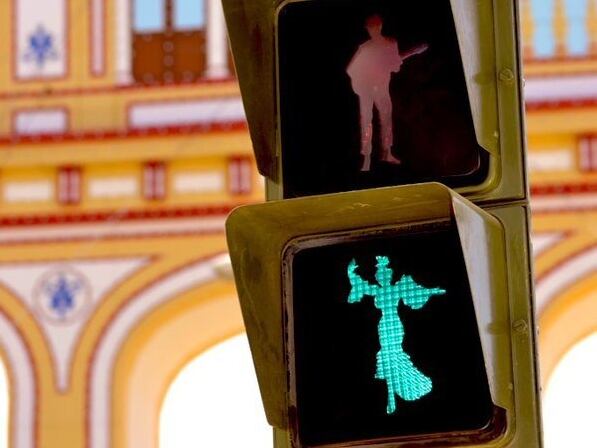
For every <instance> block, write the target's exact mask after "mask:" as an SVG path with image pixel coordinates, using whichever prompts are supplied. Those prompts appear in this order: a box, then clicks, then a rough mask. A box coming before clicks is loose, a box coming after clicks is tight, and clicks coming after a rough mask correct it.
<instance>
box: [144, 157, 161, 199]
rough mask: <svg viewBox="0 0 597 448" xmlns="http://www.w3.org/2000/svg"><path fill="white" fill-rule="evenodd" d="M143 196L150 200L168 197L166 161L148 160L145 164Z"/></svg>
mask: <svg viewBox="0 0 597 448" xmlns="http://www.w3.org/2000/svg"><path fill="white" fill-rule="evenodd" d="M143 196H144V197H145V199H148V200H159V199H164V198H165V197H166V165H165V163H164V162H147V163H146V164H145V165H144V166H143Z"/></svg>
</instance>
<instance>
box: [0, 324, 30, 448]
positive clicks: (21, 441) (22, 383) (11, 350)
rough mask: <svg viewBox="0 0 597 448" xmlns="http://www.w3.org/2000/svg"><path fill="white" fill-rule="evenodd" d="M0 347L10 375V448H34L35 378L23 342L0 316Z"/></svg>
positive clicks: (12, 325)
mask: <svg viewBox="0 0 597 448" xmlns="http://www.w3.org/2000/svg"><path fill="white" fill-rule="evenodd" d="M0 344H2V348H3V349H4V353H6V357H7V360H6V361H7V363H8V365H7V366H6V368H7V371H8V372H10V382H9V387H10V392H9V397H10V402H11V404H10V410H11V412H10V417H9V423H10V428H11V440H10V446H11V447H15V448H33V447H34V446H35V434H36V422H35V407H36V396H35V394H36V390H37V388H36V385H35V374H34V371H33V367H32V365H31V359H30V357H29V352H28V350H27V346H26V345H25V342H24V341H23V339H22V338H21V335H20V334H19V332H18V331H17V329H16V328H15V326H14V324H13V323H12V322H11V321H10V320H9V319H8V318H7V317H6V316H5V315H4V314H2V313H0Z"/></svg>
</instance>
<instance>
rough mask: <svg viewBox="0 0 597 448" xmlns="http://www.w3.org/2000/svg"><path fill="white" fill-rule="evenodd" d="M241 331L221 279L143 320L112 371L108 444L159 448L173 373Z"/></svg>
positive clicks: (232, 298) (228, 286)
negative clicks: (110, 438)
mask: <svg viewBox="0 0 597 448" xmlns="http://www.w3.org/2000/svg"><path fill="white" fill-rule="evenodd" d="M242 330H243V324H242V318H241V315H240V308H239V305H238V303H237V300H236V293H235V290H234V287H233V285H232V283H228V282H219V281H216V282H213V283H211V284H208V285H205V286H203V287H200V288H197V289H194V290H191V291H188V292H186V293H184V294H183V295H181V296H180V297H178V298H177V299H176V300H175V301H173V302H172V303H171V304H170V305H168V306H167V307H164V308H163V309H161V310H159V311H158V312H156V313H155V314H154V315H152V316H151V317H150V318H149V319H147V320H146V321H145V322H143V324H142V325H141V326H140V327H139V328H138V329H137V330H136V331H135V332H134V334H132V335H131V337H130V338H129V340H128V341H127V344H126V346H125V347H124V348H123V350H122V353H121V355H120V357H119V360H118V366H117V368H116V370H115V375H114V377H115V379H114V390H113V392H112V393H113V396H114V406H113V409H114V413H113V415H114V418H113V421H112V424H113V427H114V428H115V434H114V438H113V441H112V445H111V446H112V447H114V448H127V447H130V446H143V447H146V448H157V441H158V437H159V433H158V431H159V412H160V409H161V408H162V403H163V401H164V398H165V395H166V392H167V390H168V387H169V386H170V384H171V383H172V381H173V380H174V378H175V377H176V375H177V374H178V373H179V372H180V370H181V369H182V368H183V367H184V366H185V365H187V364H188V363H189V362H190V361H191V360H192V359H194V358H196V357H197V356H198V355H200V354H201V353H203V352H204V351H205V350H207V349H209V348H211V347H212V346H214V345H216V344H218V343H219V342H222V341H224V340H226V339H228V338H230V337H232V336H234V335H236V334H238V333H240V332H241V331H242ZM190 335H191V337H189V336H190ZM165 350H167V351H168V357H167V362H165V358H164V351H165Z"/></svg>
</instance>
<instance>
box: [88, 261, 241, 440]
mask: <svg viewBox="0 0 597 448" xmlns="http://www.w3.org/2000/svg"><path fill="white" fill-rule="evenodd" d="M221 264H222V255H216V256H212V257H209V258H203V259H201V260H198V261H196V262H194V263H191V264H188V265H186V266H184V267H182V268H180V269H178V270H177V271H175V272H171V273H169V275H168V276H166V277H165V278H163V279H161V280H160V281H159V282H156V283H153V284H151V285H149V286H148V287H147V288H145V289H143V290H141V291H140V292H138V293H137V294H135V295H134V296H133V297H132V298H131V299H130V300H129V301H127V302H126V303H125V304H124V305H123V306H122V307H121V308H120V310H119V311H118V313H117V314H116V315H115V316H114V318H113V319H112V320H111V321H110V322H109V323H108V325H107V327H106V328H105V330H104V332H103V334H102V336H101V338H100V340H99V342H98V344H97V346H96V349H95V352H94V355H93V358H92V361H91V366H90V384H89V391H88V394H89V396H88V399H89V411H88V415H87V432H88V446H90V447H92V448H112V447H114V446H118V445H117V443H120V442H119V440H121V438H120V436H118V434H120V433H123V424H124V421H123V418H122V417H121V416H117V415H116V414H115V413H113V410H122V409H123V406H122V405H121V404H119V401H118V400H119V399H120V398H121V397H120V395H119V394H120V393H121V392H120V391H121V390H122V387H121V386H120V383H119V375H118V373H116V371H117V370H118V371H120V367H119V366H120V365H122V362H123V361H124V362H126V360H127V359H128V358H127V356H126V355H122V353H123V349H124V348H125V346H127V347H129V346H130V345H129V344H130V337H131V335H132V334H133V332H135V333H136V334H137V330H136V329H137V328H138V327H140V325H141V327H140V328H145V329H146V328H147V327H145V326H143V324H140V323H141V322H144V321H145V320H147V319H151V316H152V315H153V313H155V312H156V311H159V309H160V308H162V307H163V308H164V309H165V310H168V309H170V308H169V307H167V306H166V305H167V304H170V303H174V304H176V303H178V302H179V300H177V299H178V298H180V297H182V296H184V297H187V294H188V293H189V291H193V290H196V289H197V288H199V287H200V286H204V285H209V284H210V283H214V282H215V283H216V285H217V284H219V281H220V278H221V276H222V274H221ZM226 284H227V285H228V288H230V289H229V291H228V296H229V297H230V296H231V297H234V296H235V293H234V288H233V285H232V282H230V281H228V282H226ZM157 314H158V315H161V313H157ZM238 316H239V317H238V318H239V321H238V322H240V314H238ZM230 319H231V320H232V322H234V320H233V319H232V317H230ZM225 320H226V319H222V324H227V322H224V321H225ZM156 328H159V327H153V329H152V331H151V332H150V333H153V332H155V330H156ZM241 328H242V326H240V327H239V328H238V329H237V330H235V331H237V332H239V331H240V329H241ZM143 331H147V330H143ZM230 335H231V334H226V335H223V336H224V337H227V336H230ZM146 337H149V335H146ZM179 337H180V336H179ZM215 342H217V341H215ZM176 346H177V345H176V344H174V347H176ZM140 348H141V347H139V349H140ZM133 353H136V352H135V351H133ZM135 356H136V355H135ZM135 356H131V358H134V357H135ZM131 368H133V366H131ZM125 370H126V369H125ZM121 376H122V375H121ZM162 392H163V390H162ZM112 428H113V429H114V434H112ZM145 431H147V428H145ZM112 442H114V443H116V445H115V444H114V443H112ZM126 446H129V445H126ZM131 446H146V445H143V444H134V445H131Z"/></svg>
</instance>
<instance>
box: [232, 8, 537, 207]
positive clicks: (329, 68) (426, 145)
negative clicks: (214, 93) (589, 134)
mask: <svg viewBox="0 0 597 448" xmlns="http://www.w3.org/2000/svg"><path fill="white" fill-rule="evenodd" d="M223 4H224V9H225V13H226V17H227V22H228V29H229V32H230V35H231V45H232V50H233V53H234V57H235V64H236V68H237V71H238V75H239V82H240V86H241V89H242V93H243V99H244V103H245V109H246V112H247V117H248V121H249V126H250V131H251V136H252V140H253V145H254V148H255V152H256V155H257V162H258V166H259V169H260V171H261V173H262V174H263V175H264V176H265V177H266V179H267V194H268V198H269V199H282V198H292V197H300V196H306V195H314V194H324V193H336V192H341V191H352V190H358V189H366V188H373V187H383V186H395V185H404V184H411V183H420V182H426V181H439V182H442V183H444V184H445V185H448V186H450V187H451V188H454V189H456V191H458V192H459V193H461V194H465V195H466V196H467V197H469V198H471V199H473V200H475V201H478V202H483V203H489V202H495V201H503V200H524V199H525V194H526V192H525V183H524V169H523V167H524V163H523V150H522V149H523V134H522V113H523V109H522V106H521V101H520V75H519V70H520V65H519V61H518V58H519V56H518V51H517V38H516V26H515V24H516V2H515V1H514V0H499V1H498V0H488V1H483V2H480V1H476V0H420V1H411V2H406V1H404V2H398V1H395V0H298V1H288V0H285V1H279V0H275V1H270V0H223Z"/></svg>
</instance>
